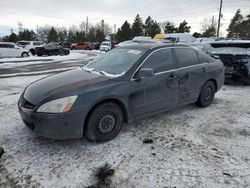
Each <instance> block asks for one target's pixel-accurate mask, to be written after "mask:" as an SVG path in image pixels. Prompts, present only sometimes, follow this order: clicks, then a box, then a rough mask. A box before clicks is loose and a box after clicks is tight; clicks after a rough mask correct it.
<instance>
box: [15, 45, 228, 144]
mask: <svg viewBox="0 0 250 188" xmlns="http://www.w3.org/2000/svg"><path fill="white" fill-rule="evenodd" d="M223 83H224V66H223V64H222V63H221V61H219V60H215V59H213V58H211V57H209V56H208V55H206V54H204V53H203V52H201V51H199V50H196V49H193V48H191V47H189V46H187V45H180V44H175V45H173V44H169V45H162V44H147V45H146V44H145V45H133V46H132V45H130V46H124V47H119V48H116V49H114V50H112V51H110V52H108V53H106V54H105V55H103V56H102V57H100V58H99V59H96V60H94V61H92V62H90V63H89V64H87V65H85V66H83V67H81V68H78V69H74V70H70V71H66V72H63V73H60V74H56V75H53V76H49V77H46V78H43V79H41V80H38V81H36V82H34V83H32V84H30V85H29V86H27V87H26V88H25V90H24V92H23V93H22V95H21V97H20V99H19V102H18V107H19V112H20V114H21V117H22V119H23V121H24V123H25V124H26V125H27V126H29V127H30V128H31V129H33V130H34V132H35V133H37V134H38V135H41V136H44V137H47V138H53V139H71V138H81V137H82V136H83V135H86V136H87V137H88V138H89V139H90V140H92V141H108V140H111V139H113V138H114V137H116V136H117V135H118V133H119V132H120V130H121V127H122V124H123V122H131V121H132V120H134V119H137V118H141V117H145V116H149V115H152V114H154V113H157V112H161V111H166V110H170V109H173V108H176V107H178V106H182V105H186V104H190V103H194V102H196V104H198V105H199V106H201V107H206V106H209V105H210V104H211V103H212V101H213V99H214V95H215V93H216V92H217V91H218V90H219V89H220V88H221V87H222V85H223Z"/></svg>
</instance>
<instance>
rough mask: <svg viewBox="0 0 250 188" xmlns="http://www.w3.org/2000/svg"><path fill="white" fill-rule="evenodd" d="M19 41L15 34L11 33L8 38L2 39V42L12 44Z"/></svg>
mask: <svg viewBox="0 0 250 188" xmlns="http://www.w3.org/2000/svg"><path fill="white" fill-rule="evenodd" d="M18 40H19V38H18V36H17V35H16V34H15V33H11V34H10V35H9V36H6V37H4V38H3V41H4V42H14V43H16V42H17V41H18Z"/></svg>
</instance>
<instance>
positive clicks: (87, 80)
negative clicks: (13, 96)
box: [23, 68, 111, 105]
mask: <svg viewBox="0 0 250 188" xmlns="http://www.w3.org/2000/svg"><path fill="white" fill-rule="evenodd" d="M109 79H111V78H110V77H107V76H102V75H98V74H94V73H89V72H86V71H84V70H83V69H81V68H78V69H74V70H70V71H66V72H63V73H59V74H55V75H52V76H48V77H45V78H42V79H40V80H37V81H35V82H33V83H32V84H30V85H29V86H27V87H26V89H25V91H24V94H23V97H24V98H25V99H26V100H27V101H28V102H30V103H32V104H34V105H37V104H38V103H39V102H41V101H42V100H44V99H45V98H47V97H49V96H51V95H54V94H57V93H61V92H64V91H68V90H72V89H75V88H79V87H83V86H88V85H91V84H95V83H99V82H102V81H105V80H109Z"/></svg>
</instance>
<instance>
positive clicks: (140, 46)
mask: <svg viewBox="0 0 250 188" xmlns="http://www.w3.org/2000/svg"><path fill="white" fill-rule="evenodd" d="M164 47H190V45H187V44H176V43H175V44H172V43H171V44H166V43H143V44H132V45H126V46H121V47H119V48H120V49H121V48H122V49H136V50H144V51H147V50H150V49H157V48H164ZM190 48H191V47H190Z"/></svg>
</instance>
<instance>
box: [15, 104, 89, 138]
mask: <svg viewBox="0 0 250 188" xmlns="http://www.w3.org/2000/svg"><path fill="white" fill-rule="evenodd" d="M18 109H19V113H20V115H21V118H22V120H23V122H24V123H25V124H26V125H27V126H28V127H30V128H31V129H32V130H33V131H34V132H35V133H36V134H37V135H39V136H43V137H46V138H51V139H56V140H65V139H76V138H81V137H82V136H83V126H84V120H85V116H86V113H85V112H84V111H72V112H66V113H58V114H53V113H38V112H34V111H33V110H32V109H28V108H24V107H22V106H20V105H18Z"/></svg>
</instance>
